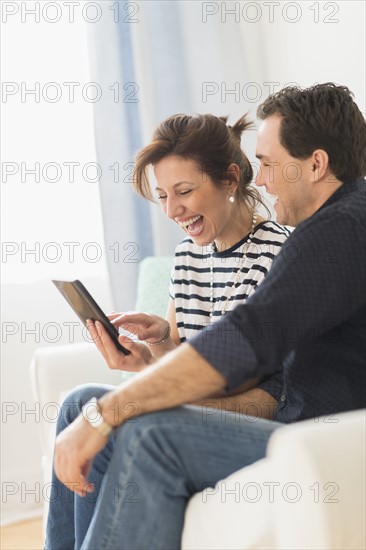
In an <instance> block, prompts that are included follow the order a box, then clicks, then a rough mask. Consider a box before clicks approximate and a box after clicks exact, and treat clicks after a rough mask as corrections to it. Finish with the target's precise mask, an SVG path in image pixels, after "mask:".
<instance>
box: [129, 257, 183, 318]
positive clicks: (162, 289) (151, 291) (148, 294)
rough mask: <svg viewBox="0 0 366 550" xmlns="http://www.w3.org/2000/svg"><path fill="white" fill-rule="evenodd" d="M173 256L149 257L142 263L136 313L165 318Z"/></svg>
mask: <svg viewBox="0 0 366 550" xmlns="http://www.w3.org/2000/svg"><path fill="white" fill-rule="evenodd" d="M173 264H174V257H173V256H149V257H147V258H144V259H143V260H142V262H141V263H140V268H139V278H138V283H137V299H136V311H144V312H146V313H153V314H154V315H160V317H165V315H166V310H167V306H168V301H169V282H170V275H171V271H172V268H173Z"/></svg>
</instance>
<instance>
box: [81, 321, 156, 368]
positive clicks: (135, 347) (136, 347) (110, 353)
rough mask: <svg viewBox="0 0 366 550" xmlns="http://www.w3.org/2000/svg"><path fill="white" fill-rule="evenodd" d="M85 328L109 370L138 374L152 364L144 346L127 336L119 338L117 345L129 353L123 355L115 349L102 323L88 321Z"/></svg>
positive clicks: (150, 356) (147, 349) (151, 357)
mask: <svg viewBox="0 0 366 550" xmlns="http://www.w3.org/2000/svg"><path fill="white" fill-rule="evenodd" d="M87 328H88V330H89V333H90V336H91V337H92V339H93V341H94V343H95V345H96V346H97V348H98V349H99V351H100V353H101V354H102V355H103V357H104V359H105V361H106V362H107V364H108V366H109V368H110V369H114V370H124V371H129V372H139V371H141V370H143V369H144V368H145V367H147V366H148V365H150V364H151V363H152V362H153V356H152V354H151V352H150V350H149V348H148V347H147V346H145V344H137V343H136V342H133V340H131V339H130V338H128V337H127V336H122V335H121V336H119V338H118V341H119V343H120V344H121V345H122V346H123V347H124V348H126V349H128V350H129V351H130V352H131V353H130V355H125V354H124V353H123V352H122V351H119V350H118V349H117V347H116V345H115V343H114V342H113V340H112V339H111V337H110V336H109V334H108V333H107V331H106V330H105V328H104V327H103V325H102V323H99V322H98V321H97V322H95V323H94V322H93V321H91V320H88V321H87Z"/></svg>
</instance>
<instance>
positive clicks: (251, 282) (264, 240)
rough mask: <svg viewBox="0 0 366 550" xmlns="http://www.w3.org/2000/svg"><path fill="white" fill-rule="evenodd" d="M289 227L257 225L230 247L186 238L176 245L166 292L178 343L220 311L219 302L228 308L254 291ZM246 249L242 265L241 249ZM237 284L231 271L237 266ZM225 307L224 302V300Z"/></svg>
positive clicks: (227, 309)
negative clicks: (212, 247) (171, 301)
mask: <svg viewBox="0 0 366 550" xmlns="http://www.w3.org/2000/svg"><path fill="white" fill-rule="evenodd" d="M290 233H291V230H290V229H289V228H287V227H284V226H281V225H279V224H277V223H276V222H274V221H265V222H262V223H260V224H258V225H257V226H256V228H255V229H254V235H253V238H252V242H251V243H250V244H249V245H248V243H247V239H248V237H249V236H248V235H246V236H245V237H244V238H243V239H242V240H241V241H239V242H238V243H237V244H235V245H234V246H232V247H231V248H229V249H227V250H225V251H220V250H215V251H214V252H213V254H211V252H210V251H209V247H208V246H199V245H196V244H194V243H193V241H192V240H191V239H190V238H187V239H185V240H184V241H182V242H181V243H180V244H179V245H178V246H177V248H176V250H175V265H174V268H173V271H172V277H171V283H170V289H169V292H170V296H171V298H173V299H174V301H175V314H176V321H177V327H178V332H179V336H180V339H181V342H184V341H185V340H189V339H190V338H192V337H193V336H195V335H196V334H197V331H199V330H201V329H202V328H203V327H205V326H207V325H208V324H210V312H211V309H212V308H213V321H216V320H217V319H219V318H220V317H221V315H222V310H223V307H226V311H230V310H232V309H234V308H235V306H237V305H238V304H240V303H243V302H244V301H245V300H246V299H247V298H248V296H249V295H250V294H251V293H252V292H254V290H255V289H256V287H257V286H258V285H259V284H260V283H261V282H262V281H263V279H264V277H265V276H266V274H267V272H268V271H269V269H270V267H271V264H272V262H273V260H274V258H275V257H276V255H277V254H278V252H279V251H280V248H281V246H282V244H283V243H284V242H285V241H286V239H287V238H288V237H289V236H290ZM244 252H246V258H245V261H244V264H242V258H243V253H244ZM211 265H213V301H211V299H210V295H211V284H212V283H211ZM241 266H242V268H241V272H240V276H239V278H238V282H237V284H236V287H235V288H233V285H234V279H235V274H236V272H237V271H238V270H240V267H241ZM227 301H228V303H227V304H226V306H224V303H225V302H227Z"/></svg>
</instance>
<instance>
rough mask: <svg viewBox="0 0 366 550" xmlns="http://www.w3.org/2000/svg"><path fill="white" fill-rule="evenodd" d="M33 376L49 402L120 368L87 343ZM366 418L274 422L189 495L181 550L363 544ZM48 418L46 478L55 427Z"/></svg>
mask: <svg viewBox="0 0 366 550" xmlns="http://www.w3.org/2000/svg"><path fill="white" fill-rule="evenodd" d="M150 267H151V265H150ZM142 279H143V278H142ZM143 281H144V285H145V283H146V273H145V279H143ZM139 309H140V308H139ZM150 309H151V308H150ZM31 378H32V386H33V392H34V397H35V400H36V401H38V402H39V403H40V408H41V410H47V407H48V406H50V403H59V402H60V400H61V398H60V396H62V395H64V394H65V391H67V390H69V389H71V388H72V387H74V386H76V385H78V384H82V383H88V382H101V383H106V384H118V383H119V382H120V381H121V373H119V372H115V371H110V370H109V369H108V368H107V367H106V365H105V364H104V361H103V359H102V357H101V356H100V354H99V352H98V351H97V350H96V348H95V347H94V346H93V345H92V344H88V343H82V344H71V345H68V346H56V347H48V348H39V349H38V350H37V351H36V353H35V355H34V357H33V361H32V365H31ZM365 418H366V416H365V410H360V411H355V412H349V413H343V414H339V415H336V416H334V417H332V418H328V417H324V418H318V419H316V420H310V421H306V422H299V423H296V424H293V425H290V426H286V427H284V428H281V429H280V430H277V431H276V432H275V433H274V434H273V435H272V437H271V439H270V442H269V446H268V450H267V456H266V458H264V459H262V460H260V461H259V462H257V463H255V464H253V465H252V466H249V467H247V468H243V469H242V470H240V471H238V472H236V473H234V474H233V475H231V476H230V477H228V478H227V479H226V480H223V481H222V482H220V483H219V484H218V485H217V486H216V487H215V488H214V489H206V490H205V491H203V492H202V493H199V494H197V495H195V496H194V497H193V498H192V499H191V500H190V502H189V504H188V507H187V511H186V517H185V525H184V531H183V538H182V549H183V550H199V549H202V550H209V549H210V550H211V549H217V550H225V549H227V550H234V549H266V550H269V549H281V550H287V549H288V550H295V549H298V550H300V549H301V550H306V549H316V550H336V549H337V550H361V549H365V548H366V537H365V516H366V507H365V486H366V483H365V447H366V436H365V434H366V430H365V427H366V421H365ZM41 420H42V421H41V423H40V425H39V427H40V435H41V443H42V452H43V472H44V483H45V484H46V483H49V481H50V472H51V464H52V449H53V441H54V426H55V425H54V422H50V421H47V417H45V415H42V419H41ZM46 505H47V503H46ZM46 513H47V510H46Z"/></svg>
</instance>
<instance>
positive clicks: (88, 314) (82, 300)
mask: <svg viewBox="0 0 366 550" xmlns="http://www.w3.org/2000/svg"><path fill="white" fill-rule="evenodd" d="M52 282H53V283H54V284H55V285H56V286H57V288H58V289H59V291H60V292H61V294H62V295H63V297H64V298H65V299H66V300H67V302H68V303H69V304H70V306H71V307H72V309H73V310H74V311H75V313H76V315H77V316H78V317H79V319H80V320H81V321H82V322H83V324H84V325H85V326H86V321H87V319H91V320H92V321H100V322H101V323H102V325H103V326H104V328H105V329H106V331H107V332H108V334H109V336H110V337H111V338H112V340H113V341H114V343H115V344H116V346H117V348H118V349H119V350H120V351H122V352H123V353H124V354H125V355H130V353H131V352H130V351H129V350H128V349H126V348H124V347H123V346H122V345H121V344H120V343H119V341H118V336H119V333H118V330H117V329H116V327H115V326H114V325H112V323H111V322H110V320H109V319H108V317H107V316H106V315H105V314H104V313H103V311H102V310H101V309H100V307H99V306H98V304H97V303H96V301H95V300H94V298H93V297H92V296H91V295H90V294H89V292H88V291H87V290H86V288H85V286H84V285H83V284H82V283H81V282H80V281H78V280H77V279H76V281H52Z"/></svg>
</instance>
